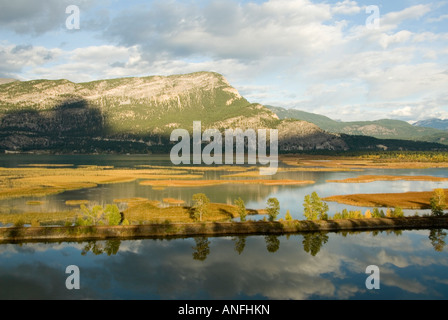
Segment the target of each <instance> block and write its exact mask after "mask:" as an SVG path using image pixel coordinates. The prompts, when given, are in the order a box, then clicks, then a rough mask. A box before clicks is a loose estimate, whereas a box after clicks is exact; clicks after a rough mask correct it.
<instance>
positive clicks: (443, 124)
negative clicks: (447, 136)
mask: <svg viewBox="0 0 448 320" xmlns="http://www.w3.org/2000/svg"><path fill="white" fill-rule="evenodd" d="M413 125H414V126H416V127H425V128H434V129H439V130H448V119H445V120H442V119H428V120H422V121H418V122H416V123H414V124H413Z"/></svg>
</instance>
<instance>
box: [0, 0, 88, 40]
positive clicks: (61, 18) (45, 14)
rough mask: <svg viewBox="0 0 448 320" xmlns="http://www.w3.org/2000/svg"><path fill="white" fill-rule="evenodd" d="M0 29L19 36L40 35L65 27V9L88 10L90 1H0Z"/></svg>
mask: <svg viewBox="0 0 448 320" xmlns="http://www.w3.org/2000/svg"><path fill="white" fill-rule="evenodd" d="M0 3H1V8H2V9H1V10H0V27H2V28H4V29H8V30H12V31H14V32H16V33H19V34H34V35H40V34H44V33H47V32H49V31H52V30H55V29H60V28H62V27H65V21H66V19H67V14H66V8H67V6H69V5H78V6H79V7H80V8H83V9H88V8H89V7H90V6H91V5H92V4H93V1H92V0H41V1H28V0H15V1H7V0H2V1H0Z"/></svg>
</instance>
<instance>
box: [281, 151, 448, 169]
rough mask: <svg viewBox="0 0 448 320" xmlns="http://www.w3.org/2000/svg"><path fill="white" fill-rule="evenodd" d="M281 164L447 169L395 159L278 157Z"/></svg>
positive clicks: (443, 164) (438, 164)
mask: <svg viewBox="0 0 448 320" xmlns="http://www.w3.org/2000/svg"><path fill="white" fill-rule="evenodd" d="M279 160H280V161H282V162H283V163H285V164H287V165H289V166H294V167H301V168H331V169H332V170H334V169H341V168H345V169H368V168H372V169H426V168H447V167H448V162H430V161H428V162H418V161H410V160H397V159H381V160H378V159H360V158H357V157H351V158H350V157H338V156H311V155H300V156H296V155H283V156H279Z"/></svg>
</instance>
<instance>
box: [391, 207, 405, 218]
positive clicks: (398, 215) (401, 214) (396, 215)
mask: <svg viewBox="0 0 448 320" xmlns="http://www.w3.org/2000/svg"><path fill="white" fill-rule="evenodd" d="M392 216H393V217H394V218H402V217H404V212H403V209H401V208H400V207H396V208H395V209H394V211H393V214H392Z"/></svg>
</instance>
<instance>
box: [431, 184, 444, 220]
mask: <svg viewBox="0 0 448 320" xmlns="http://www.w3.org/2000/svg"><path fill="white" fill-rule="evenodd" d="M430 205H431V213H432V215H433V216H442V215H443V210H445V208H446V200H445V191H444V190H443V189H435V190H434V192H433V194H432V197H431V200H430Z"/></svg>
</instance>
